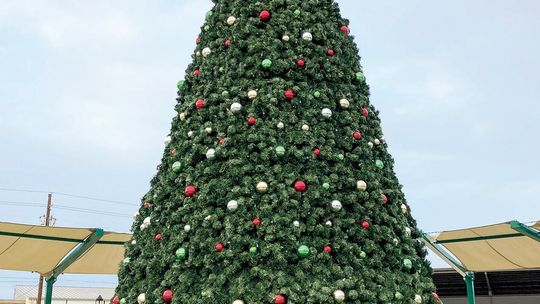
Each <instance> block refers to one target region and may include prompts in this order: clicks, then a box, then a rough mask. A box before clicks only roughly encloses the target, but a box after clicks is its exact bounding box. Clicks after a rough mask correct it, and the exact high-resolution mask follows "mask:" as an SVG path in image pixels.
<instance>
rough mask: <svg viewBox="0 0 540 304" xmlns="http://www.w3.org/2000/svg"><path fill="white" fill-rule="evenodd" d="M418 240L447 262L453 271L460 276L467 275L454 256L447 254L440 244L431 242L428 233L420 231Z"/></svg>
mask: <svg viewBox="0 0 540 304" xmlns="http://www.w3.org/2000/svg"><path fill="white" fill-rule="evenodd" d="M420 235H421V237H420V240H421V241H422V242H423V243H424V244H425V245H426V246H427V247H428V248H429V249H431V251H433V253H435V254H436V255H437V256H438V257H440V258H441V259H442V260H443V261H445V262H446V263H448V265H450V266H451V267H452V268H453V269H454V270H455V271H457V272H458V273H459V274H460V275H461V276H463V277H465V276H466V275H467V271H468V270H467V269H466V268H465V267H464V266H463V265H462V264H461V263H460V262H459V261H458V260H456V259H455V258H454V257H452V256H451V255H450V254H448V253H447V252H446V251H445V250H444V249H443V248H442V246H441V245H438V244H435V243H433V242H432V241H431V240H430V239H429V235H428V234H427V233H425V232H423V231H420Z"/></svg>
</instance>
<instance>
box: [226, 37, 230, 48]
mask: <svg viewBox="0 0 540 304" xmlns="http://www.w3.org/2000/svg"><path fill="white" fill-rule="evenodd" d="M230 46H231V41H230V40H229V39H227V40H225V47H227V48H228V47H230Z"/></svg>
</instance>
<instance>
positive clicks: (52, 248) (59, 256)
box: [0, 222, 132, 276]
mask: <svg viewBox="0 0 540 304" xmlns="http://www.w3.org/2000/svg"><path fill="white" fill-rule="evenodd" d="M93 232H94V230H93V229H89V228H63V227H45V226H33V225H22V224H13V223H4V222H0V269H5V270H19V271H32V272H38V273H40V274H42V275H44V276H48V275H49V274H50V273H51V272H52V271H53V269H54V268H55V267H56V266H57V265H58V264H59V263H60V262H61V261H62V260H63V259H64V257H66V256H67V255H68V254H69V253H70V252H71V251H72V250H73V249H74V248H75V247H77V245H79V244H81V243H82V242H83V241H84V240H85V239H86V238H87V237H89V236H90V235H92V234H93ZM131 237H132V236H131V234H129V233H114V232H105V233H104V235H103V236H102V237H101V238H100V239H99V241H98V242H97V243H96V244H94V245H93V246H92V247H91V248H90V249H89V250H88V251H86V253H84V254H83V255H82V256H81V257H79V258H78V259H77V260H76V261H74V262H73V263H72V264H71V265H70V266H69V267H68V268H66V269H65V270H64V271H63V272H64V273H77V274H116V273H117V272H118V267H119V264H120V262H121V261H122V259H123V257H124V243H125V242H128V241H129V240H131Z"/></svg>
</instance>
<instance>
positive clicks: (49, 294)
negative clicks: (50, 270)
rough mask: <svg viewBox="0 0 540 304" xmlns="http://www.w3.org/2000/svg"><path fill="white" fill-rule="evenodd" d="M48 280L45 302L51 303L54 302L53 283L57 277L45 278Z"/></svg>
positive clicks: (46, 303)
mask: <svg viewBox="0 0 540 304" xmlns="http://www.w3.org/2000/svg"><path fill="white" fill-rule="evenodd" d="M45 281H46V282H47V288H46V291H45V304H51V303H52V292H53V285H54V282H56V277H54V276H53V277H50V278H48V279H46V280H45Z"/></svg>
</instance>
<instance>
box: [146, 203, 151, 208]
mask: <svg viewBox="0 0 540 304" xmlns="http://www.w3.org/2000/svg"><path fill="white" fill-rule="evenodd" d="M144 207H146V208H148V207H152V203H150V202H144Z"/></svg>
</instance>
